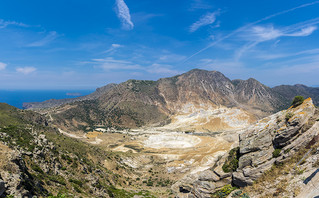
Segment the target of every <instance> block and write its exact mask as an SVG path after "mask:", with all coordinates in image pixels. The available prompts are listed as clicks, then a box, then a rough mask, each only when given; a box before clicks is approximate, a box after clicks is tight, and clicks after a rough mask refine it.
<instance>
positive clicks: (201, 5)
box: [190, 0, 212, 11]
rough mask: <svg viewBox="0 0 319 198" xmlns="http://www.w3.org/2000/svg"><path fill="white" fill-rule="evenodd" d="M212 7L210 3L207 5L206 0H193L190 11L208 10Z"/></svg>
mask: <svg viewBox="0 0 319 198" xmlns="http://www.w3.org/2000/svg"><path fill="white" fill-rule="evenodd" d="M211 8H212V5H210V4H209V3H207V2H206V1H205V0H193V2H192V3H191V7H190V10H191V11H193V10H207V9H211Z"/></svg>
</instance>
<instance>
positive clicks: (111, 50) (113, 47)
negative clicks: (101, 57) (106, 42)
mask: <svg viewBox="0 0 319 198" xmlns="http://www.w3.org/2000/svg"><path fill="white" fill-rule="evenodd" d="M121 47H124V46H123V45H120V44H116V43H113V44H112V45H111V47H110V48H109V49H108V50H106V51H105V52H104V53H109V54H110V53H112V52H114V51H115V50H116V49H118V48H121Z"/></svg>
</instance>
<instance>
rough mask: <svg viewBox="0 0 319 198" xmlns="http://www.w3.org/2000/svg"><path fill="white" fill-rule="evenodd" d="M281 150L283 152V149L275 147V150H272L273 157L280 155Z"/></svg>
mask: <svg viewBox="0 0 319 198" xmlns="http://www.w3.org/2000/svg"><path fill="white" fill-rule="evenodd" d="M280 152H281V149H275V150H274V152H272V157H273V158H277V157H279V156H280Z"/></svg>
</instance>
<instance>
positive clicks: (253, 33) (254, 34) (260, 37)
mask: <svg viewBox="0 0 319 198" xmlns="http://www.w3.org/2000/svg"><path fill="white" fill-rule="evenodd" d="M317 23H319V18H318V20H317ZM307 24H309V23H307V21H305V22H302V23H300V24H295V25H292V26H288V27H285V28H282V29H276V28H274V27H273V26H254V27H252V28H251V29H249V30H247V31H246V32H244V33H243V34H242V35H241V37H242V38H243V39H245V40H248V41H249V42H248V43H247V44H245V45H244V46H243V47H241V48H239V49H238V50H236V53H235V58H236V59H239V58H240V57H241V56H242V55H243V54H244V53H245V52H247V51H248V50H249V49H251V48H253V47H255V46H257V45H258V44H259V43H262V42H266V41H270V40H274V39H278V38H280V37H305V36H309V35H311V34H312V33H313V32H314V31H315V30H317V27H316V26H308V27H305V25H307ZM310 24H311V25H313V24H314V23H313V20H311V23H310Z"/></svg>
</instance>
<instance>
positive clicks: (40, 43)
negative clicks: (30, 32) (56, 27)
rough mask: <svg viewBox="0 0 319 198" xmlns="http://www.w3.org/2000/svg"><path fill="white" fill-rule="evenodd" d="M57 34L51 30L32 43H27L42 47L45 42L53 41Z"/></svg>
mask: <svg viewBox="0 0 319 198" xmlns="http://www.w3.org/2000/svg"><path fill="white" fill-rule="evenodd" d="M58 37H59V35H58V33H57V32H56V31H51V32H49V33H48V34H47V35H46V36H45V37H44V38H42V39H40V40H38V41H35V42H33V43H30V44H28V45H27V46H28V47H42V46H45V45H47V44H49V43H50V42H52V41H54V40H55V39H56V38H58Z"/></svg>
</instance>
